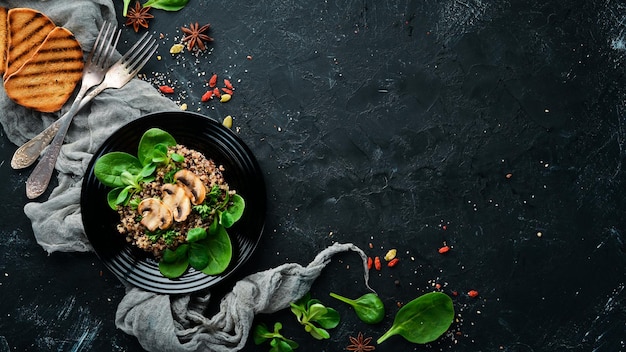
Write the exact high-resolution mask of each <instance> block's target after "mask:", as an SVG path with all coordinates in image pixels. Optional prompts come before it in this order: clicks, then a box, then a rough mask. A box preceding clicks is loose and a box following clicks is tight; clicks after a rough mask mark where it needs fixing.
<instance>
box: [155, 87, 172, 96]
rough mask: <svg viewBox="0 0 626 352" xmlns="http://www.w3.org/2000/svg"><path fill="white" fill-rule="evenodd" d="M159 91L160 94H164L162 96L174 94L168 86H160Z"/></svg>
mask: <svg viewBox="0 0 626 352" xmlns="http://www.w3.org/2000/svg"><path fill="white" fill-rule="evenodd" d="M159 90H160V91H161V93H164V94H172V93H174V88H172V87H170V86H160V87H159Z"/></svg>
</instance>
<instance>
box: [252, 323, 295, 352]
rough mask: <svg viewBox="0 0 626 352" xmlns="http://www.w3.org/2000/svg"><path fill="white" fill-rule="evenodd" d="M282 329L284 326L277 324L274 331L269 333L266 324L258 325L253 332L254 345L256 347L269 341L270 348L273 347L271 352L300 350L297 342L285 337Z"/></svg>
mask: <svg viewBox="0 0 626 352" xmlns="http://www.w3.org/2000/svg"><path fill="white" fill-rule="evenodd" d="M282 328H283V324H281V323H275V324H274V331H269V329H268V328H267V326H266V325H265V324H263V323H261V324H258V325H257V326H255V328H254V332H253V338H254V343H255V344H256V345H261V344H263V343H265V342H266V341H269V343H270V346H272V348H270V352H292V351H293V350H295V349H296V348H298V347H299V345H298V343H297V342H295V341H293V340H290V339H288V338H286V337H285V336H283V335H282V334H281V332H280V330H281V329H282Z"/></svg>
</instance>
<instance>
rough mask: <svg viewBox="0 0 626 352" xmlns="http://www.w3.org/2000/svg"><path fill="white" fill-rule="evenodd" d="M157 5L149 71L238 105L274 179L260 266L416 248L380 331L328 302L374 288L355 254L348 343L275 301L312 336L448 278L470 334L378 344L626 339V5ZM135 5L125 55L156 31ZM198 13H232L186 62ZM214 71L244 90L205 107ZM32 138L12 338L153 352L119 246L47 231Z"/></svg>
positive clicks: (376, 282) (469, 347) (2, 146)
mask: <svg viewBox="0 0 626 352" xmlns="http://www.w3.org/2000/svg"><path fill="white" fill-rule="evenodd" d="M116 6H117V8H118V9H120V8H121V1H116ZM152 13H153V14H154V15H155V17H156V18H155V19H154V20H152V21H151V22H150V32H151V33H153V34H154V35H155V36H159V34H163V38H162V39H159V42H160V44H161V46H160V49H159V53H158V55H160V56H161V60H156V59H154V60H152V61H151V62H150V63H149V64H148V66H147V67H146V69H145V70H144V74H145V77H144V79H146V80H149V81H151V82H153V83H154V85H155V87H156V86H157V85H160V84H163V83H167V84H169V85H171V86H172V87H174V88H175V90H176V93H175V94H174V95H173V96H172V99H174V100H176V101H177V102H179V103H180V104H182V103H187V104H188V110H190V111H198V112H201V113H203V114H206V115H208V116H211V117H213V118H216V119H219V120H221V119H222V118H223V117H224V116H226V115H232V116H233V117H234V126H233V128H234V129H235V130H236V131H237V133H238V135H239V136H240V137H241V138H242V139H243V140H244V141H245V142H246V143H247V144H248V145H249V146H250V147H251V148H252V149H253V150H254V152H255V155H256V156H257V158H258V159H259V161H260V164H261V166H262V168H263V171H264V173H265V177H266V184H267V189H268V208H269V211H268V214H267V226H266V230H265V232H264V235H263V238H262V240H261V243H260V247H259V250H258V252H257V254H256V255H255V257H254V260H252V261H251V263H250V264H249V265H248V266H247V267H246V268H245V269H244V270H243V271H242V273H241V274H242V275H244V274H248V273H252V272H255V271H257V270H264V269H267V268H270V267H275V266H278V265H280V264H282V263H285V262H298V263H301V264H307V263H308V262H309V261H310V260H312V259H313V257H314V254H315V253H317V252H318V251H320V250H322V249H323V248H325V247H327V246H329V245H330V244H332V243H333V242H335V241H337V242H352V243H355V244H356V245H358V246H359V247H361V248H363V249H364V250H365V251H366V252H367V254H368V255H371V256H376V255H379V256H382V255H384V254H385V253H386V251H387V250H388V249H391V248H397V249H398V252H399V258H400V264H399V265H398V266H397V267H395V268H393V269H389V268H383V270H381V271H380V272H377V271H372V278H371V280H370V283H371V285H372V287H373V288H374V289H375V290H376V291H377V292H378V293H379V294H380V295H381V297H382V298H383V300H384V302H385V304H386V307H387V317H386V319H385V320H384V321H383V322H382V323H381V324H379V325H375V326H367V325H365V324H363V323H360V322H359V321H358V320H356V318H355V317H354V314H353V312H352V311H351V309H350V308H348V307H346V306H345V305H343V304H341V303H339V302H338V301H334V300H333V299H331V298H330V297H328V293H329V292H331V291H333V292H337V293H341V294H344V295H346V296H352V297H356V296H358V295H360V294H363V293H365V292H366V290H365V287H364V286H363V281H362V271H361V270H360V267H359V261H358V256H357V255H356V254H354V253H346V254H341V255H337V256H336V257H335V258H334V260H333V261H332V262H331V264H330V265H329V266H328V267H327V269H325V270H324V272H323V274H322V276H321V277H320V278H319V279H318V280H317V281H316V282H315V284H314V286H313V288H312V294H313V296H314V297H316V298H319V299H321V300H322V301H324V303H326V304H327V305H329V306H332V307H334V308H336V309H337V310H339V312H340V313H341V316H342V318H343V322H342V323H341V324H340V326H339V327H338V328H336V329H334V330H331V339H330V340H326V341H315V340H313V339H312V338H311V337H310V336H309V335H308V334H306V333H305V332H304V331H303V329H302V328H301V327H300V326H299V325H298V324H297V322H296V321H295V318H294V317H293V315H292V314H291V313H290V312H289V311H287V310H285V311H281V312H278V313H275V314H271V315H261V316H258V321H259V322H265V323H267V324H270V325H271V324H273V323H274V322H276V321H280V322H282V323H283V324H284V325H285V327H284V329H283V333H284V334H285V335H287V336H289V337H291V338H293V339H294V340H296V341H297V342H299V343H300V345H301V346H300V348H299V349H298V351H301V352H305V351H342V350H344V349H345V347H346V346H347V345H348V343H349V342H348V336H350V335H352V336H355V335H356V334H357V333H358V332H359V331H360V332H363V333H364V334H365V336H372V337H373V338H374V340H376V339H377V338H378V337H379V336H380V335H382V333H383V332H384V331H385V330H386V329H387V328H389V326H390V325H391V322H392V320H393V316H394V315H395V312H397V310H398V307H397V303H406V302H408V301H410V300H411V299H413V298H415V297H417V296H419V295H421V294H423V293H426V292H430V291H433V290H437V288H436V286H435V285H436V284H440V285H442V287H441V288H440V290H441V291H443V292H446V293H448V294H451V295H452V292H453V291H457V292H458V296H454V305H455V309H456V313H457V318H458V319H457V322H455V323H454V324H453V325H452V327H451V329H450V331H449V333H447V334H446V335H444V336H443V337H441V338H440V339H439V340H437V341H436V342H434V343H432V344H428V345H425V346H418V345H413V344H410V343H408V342H405V341H404V340H403V339H402V338H401V337H393V338H391V339H390V340H388V341H387V342H385V343H383V344H381V345H379V346H376V350H377V351H396V350H402V351H413V350H414V351H432V350H438V351H439V350H440V351H622V350H626V346H625V345H626V307H625V305H626V293H625V292H624V282H625V274H624V267H625V265H624V264H625V261H626V259H625V258H626V253H625V252H626V247H625V245H624V241H625V238H624V234H623V233H624V231H626V221H625V220H624V218H625V216H624V211H625V210H626V204H625V203H624V197H623V196H622V193H624V189H625V187H624V181H623V178H624V171H623V166H622V163H623V162H624V156H625V153H626V150H625V141H626V116H625V114H626V100H625V98H626V91H625V89H624V75H623V73H624V61H625V58H626V46H625V45H626V26H625V25H624V21H625V20H626V5H625V3H624V2H623V1H611V0H608V1H553V0H551V1H535V0H525V1H518V0H515V1H513V0H511V1H489V0H441V1H433V0H426V1H416V0H415V1H411V0H407V1H371V0H361V1H295V0H293V1H287V0H282V1H255V2H250V1H241V0H233V1H229V2H204V1H199V0H190V4H189V6H188V7H187V8H185V9H184V10H182V11H180V12H176V13H166V12H164V11H158V10H153V11H152ZM118 20H119V21H120V26H121V27H123V28H124V30H123V42H122V43H120V45H119V46H118V47H119V49H120V51H125V49H126V48H128V47H129V46H130V44H132V43H133V42H134V41H135V40H136V38H138V36H139V35H140V34H141V33H139V34H136V33H134V32H133V31H132V29H130V28H127V27H124V26H123V19H122V18H121V15H120V16H119V18H118ZM196 21H197V22H199V23H200V24H205V23H211V30H210V35H211V36H212V37H214V38H215V42H214V43H212V44H211V45H210V50H209V51H207V52H205V53H203V54H200V55H198V56H197V57H196V56H194V55H192V54H191V53H188V52H184V53H182V54H179V55H176V56H172V55H170V54H169V53H168V50H169V48H170V47H171V45H173V44H175V43H177V42H179V41H180V38H181V32H180V30H179V27H180V26H182V25H188V24H189V23H190V22H193V23H195V22H196ZM248 55H250V56H252V60H248V59H247V58H246V57H247V56H248ZM212 73H218V74H219V75H220V77H221V78H225V77H228V78H230V79H231V81H232V82H233V84H234V85H235V87H236V92H235V95H234V96H233V99H232V100H231V101H230V102H228V103H225V104H220V103H217V102H209V103H200V97H201V95H202V94H203V93H204V91H205V90H206V88H205V87H206V80H208V78H209V77H210V75H211V74H212ZM155 89H156V88H155ZM15 148H16V146H15V145H13V144H12V143H10V142H9V141H8V140H7V138H6V136H5V135H4V133H2V137H1V138H0V153H1V160H2V161H0V178H1V179H2V180H4V181H3V182H2V183H1V187H2V193H3V194H4V196H3V197H2V199H3V205H2V211H1V212H0V214H1V215H0V217H1V220H0V221H1V223H2V230H1V233H0V252H1V253H2V256H1V259H0V297H2V304H0V351H141V350H142V349H141V347H140V346H139V344H138V343H137V341H136V339H135V338H134V337H132V336H128V335H126V334H124V333H123V332H121V331H120V330H117V329H116V328H115V326H114V322H113V320H114V313H115V309H116V306H117V303H118V302H119V301H120V299H121V298H122V297H123V295H124V289H123V286H122V285H121V284H120V283H119V282H118V281H117V279H116V278H115V277H114V276H112V274H110V273H109V272H108V271H107V270H106V269H105V268H104V266H103V265H102V264H101V263H100V261H99V260H98V258H97V257H96V256H95V255H94V254H92V253H82V254H79V253H54V254H52V255H47V254H46V253H45V252H44V251H43V250H42V249H41V247H39V246H38V245H37V243H36V242H35V240H34V237H33V234H32V229H31V227H30V224H29V221H28V219H27V218H26V217H25V215H24V214H23V210H22V207H23V205H24V204H25V203H26V202H27V199H26V197H25V195H24V182H25V180H26V178H27V177H28V174H29V171H30V170H23V171H15V170H12V169H11V168H10V165H9V160H10V156H11V155H12V153H13V151H14V150H15ZM507 174H511V175H512V177H510V178H507V177H506V175H507ZM538 233H541V236H538ZM444 242H445V243H447V244H448V245H450V246H452V250H451V251H450V252H449V253H448V254H447V255H440V254H439V253H438V252H437V249H438V248H439V247H441V246H442V245H443V243H444ZM370 243H371V244H372V247H373V248H370V247H369V244H370ZM227 289H228V285H225V286H223V287H220V288H216V290H215V292H216V293H218V294H219V292H220V291H225V290H227ZM471 289H475V290H477V291H479V293H480V295H479V297H477V298H470V297H468V296H467V294H466V293H467V291H469V290H471ZM245 350H246V351H252V350H254V351H263V350H269V347H268V346H262V347H255V346H254V345H253V344H252V343H249V344H248V346H247V347H246V349H245Z"/></svg>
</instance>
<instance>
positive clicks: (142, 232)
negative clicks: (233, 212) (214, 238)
mask: <svg viewBox="0 0 626 352" xmlns="http://www.w3.org/2000/svg"><path fill="white" fill-rule="evenodd" d="M168 153H169V154H170V155H171V154H172V153H176V154H178V155H181V156H182V157H183V158H184V161H183V162H180V163H178V162H177V163H170V164H169V165H167V166H164V167H159V168H157V170H156V173H155V179H154V181H152V182H150V183H144V184H143V189H142V190H141V191H139V192H137V193H136V194H134V195H133V197H132V198H131V200H130V202H129V205H127V206H120V207H118V210H117V212H118V214H119V215H120V223H119V224H118V225H117V230H118V231H119V233H121V234H122V235H125V236H126V241H128V242H129V243H131V244H132V245H134V246H137V247H139V248H141V249H143V250H144V251H146V252H149V253H151V254H153V255H154V256H155V257H156V258H160V257H161V256H162V254H163V251H164V250H165V249H166V248H170V249H175V248H176V247H177V246H178V245H180V244H182V243H185V242H186V236H187V235H186V234H187V231H188V230H189V229H192V228H196V227H203V228H206V229H208V227H209V225H210V224H211V223H212V222H213V215H212V214H211V215H210V216H209V217H207V218H206V219H202V217H201V216H200V214H199V213H198V212H197V211H196V210H193V208H192V211H191V213H190V214H189V216H188V217H187V219H186V220H185V221H183V222H176V221H174V223H173V225H172V226H171V227H170V228H168V229H166V230H159V231H157V232H152V233H151V232H150V231H149V230H148V229H147V228H146V227H145V226H144V225H143V224H141V223H140V221H141V214H140V213H139V212H138V211H137V207H136V206H132V205H131V204H138V203H139V202H140V201H141V200H143V199H147V198H160V197H161V196H162V191H161V187H162V186H163V185H164V184H165V183H166V181H165V179H167V178H168V177H171V176H169V175H172V174H173V173H174V172H176V171H177V170H180V169H187V170H189V171H192V172H193V173H194V174H195V175H196V176H198V177H199V178H200V179H201V180H202V183H203V184H204V186H205V187H206V190H207V194H208V192H210V191H211V189H213V187H214V186H218V187H219V188H220V190H222V191H223V192H221V193H220V194H221V196H220V197H221V199H220V200H221V201H223V200H224V199H225V194H226V193H228V194H231V195H232V194H234V193H235V191H234V190H230V189H229V186H228V184H227V183H226V182H225V181H224V176H223V174H222V172H223V171H224V167H223V166H221V165H220V166H216V164H215V162H214V161H213V160H211V159H208V158H206V157H205V156H204V155H203V154H202V153H200V152H198V151H196V150H193V149H190V148H187V147H185V146H183V145H180V144H179V145H175V146H172V147H169V148H168ZM170 182H173V181H171V180H170ZM207 199H208V197H207ZM212 213H213V212H212ZM165 233H167V234H165Z"/></svg>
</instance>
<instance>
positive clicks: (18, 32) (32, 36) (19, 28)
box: [4, 8, 56, 80]
mask: <svg viewBox="0 0 626 352" xmlns="http://www.w3.org/2000/svg"><path fill="white" fill-rule="evenodd" d="M7 19H8V21H7V22H8V31H9V41H8V52H7V67H6V70H5V72H4V79H5V80H6V79H7V77H9V76H10V75H12V74H13V73H14V72H15V71H17V70H19V69H20V67H22V65H24V63H25V62H26V61H27V60H28V59H30V58H31V57H32V56H33V54H34V53H35V51H37V48H39V46H40V45H41V44H42V43H43V41H44V40H45V39H46V37H47V36H48V34H50V32H52V30H53V29H54V28H55V27H56V25H55V24H54V23H53V22H52V20H50V18H48V17H47V16H46V15H44V14H43V13H41V12H39V11H35V10H33V9H27V8H14V9H10V10H9V11H8V15H7Z"/></svg>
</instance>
